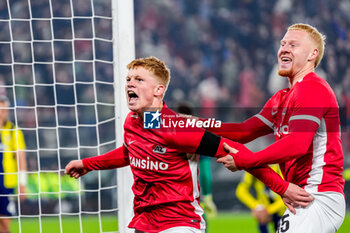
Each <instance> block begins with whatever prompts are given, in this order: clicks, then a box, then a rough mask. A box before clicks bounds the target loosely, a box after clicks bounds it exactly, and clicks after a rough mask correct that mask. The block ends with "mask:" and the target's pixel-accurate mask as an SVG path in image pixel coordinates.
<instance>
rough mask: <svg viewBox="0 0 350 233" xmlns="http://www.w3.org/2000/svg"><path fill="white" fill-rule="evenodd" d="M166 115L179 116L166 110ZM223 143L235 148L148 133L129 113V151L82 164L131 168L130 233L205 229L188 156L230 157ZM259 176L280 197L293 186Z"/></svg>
mask: <svg viewBox="0 0 350 233" xmlns="http://www.w3.org/2000/svg"><path fill="white" fill-rule="evenodd" d="M161 114H162V115H163V116H165V115H173V116H175V115H176V113H175V112H173V111H172V110H170V109H168V108H166V107H164V108H163V109H162V111H161ZM224 142H226V143H227V144H229V145H232V144H231V143H232V142H231V141H229V140H227V139H224V138H221V137H219V136H216V135H214V134H211V133H209V132H207V131H205V130H203V129H201V128H192V129H190V130H179V128H176V127H173V128H167V129H145V128H144V126H143V121H142V119H140V118H139V117H138V116H137V114H135V113H133V112H130V113H129V114H128V116H127V118H126V120H125V123H124V146H123V147H120V148H118V149H116V150H113V151H111V152H108V153H106V154H104V155H101V156H95V157H91V158H86V159H83V164H84V167H85V168H87V169H91V170H93V169H95V170H99V169H110V168H117V167H121V166H126V165H130V167H131V170H132V173H133V176H134V184H133V187H132V189H133V192H134V194H135V198H134V212H135V216H134V217H133V219H132V221H131V222H130V224H129V227H130V228H136V229H138V230H141V231H145V232H159V231H162V230H165V229H168V228H171V227H177V226H189V227H195V228H197V229H205V227H206V226H205V221H204V219H203V209H202V208H201V206H200V205H199V198H200V196H199V193H200V190H199V182H198V158H197V157H195V159H193V156H192V158H190V157H189V156H188V155H187V153H193V154H201V155H209V156H215V157H222V156H225V155H226V154H227V153H226V152H225V151H224V149H223V143H224ZM256 173H257V174H259V175H260V176H261V177H264V178H263V179H264V180H265V181H266V182H271V183H272V182H274V184H277V185H276V186H275V187H276V189H279V190H280V192H284V191H285V189H286V188H287V187H288V183H287V182H285V181H283V180H282V179H281V178H280V177H279V175H278V174H277V173H274V172H273V171H272V169H270V168H262V169H257V170H256ZM275 174H276V175H275ZM259 175H257V176H259ZM272 189H274V187H272Z"/></svg>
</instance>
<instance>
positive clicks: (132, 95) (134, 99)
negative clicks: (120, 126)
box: [128, 90, 139, 105]
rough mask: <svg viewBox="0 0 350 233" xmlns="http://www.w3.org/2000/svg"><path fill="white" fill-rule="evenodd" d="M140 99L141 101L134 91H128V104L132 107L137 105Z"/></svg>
mask: <svg viewBox="0 0 350 233" xmlns="http://www.w3.org/2000/svg"><path fill="white" fill-rule="evenodd" d="M138 99H139V96H138V95H137V94H136V93H135V92H134V91H131V90H129V91H128V103H129V104H130V105H134V104H136V102H137V100H138Z"/></svg>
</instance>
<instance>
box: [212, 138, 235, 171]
mask: <svg viewBox="0 0 350 233" xmlns="http://www.w3.org/2000/svg"><path fill="white" fill-rule="evenodd" d="M223 145H224V149H225V151H226V152H227V153H232V154H236V153H237V152H238V150H236V149H235V148H233V147H230V146H229V145H227V144H226V143H224V144H223ZM216 162H218V163H222V164H224V166H225V167H226V168H227V169H229V170H230V171H232V172H235V171H237V170H238V169H237V167H236V163H235V160H234V159H233V157H232V155H230V154H228V155H226V156H224V157H221V158H219V159H217V160H216Z"/></svg>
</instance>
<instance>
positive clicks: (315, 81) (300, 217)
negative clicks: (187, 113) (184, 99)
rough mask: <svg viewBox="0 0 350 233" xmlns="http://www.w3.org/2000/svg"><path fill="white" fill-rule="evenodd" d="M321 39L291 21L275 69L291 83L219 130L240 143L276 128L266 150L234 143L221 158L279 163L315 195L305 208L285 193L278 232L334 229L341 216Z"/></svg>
mask: <svg viewBox="0 0 350 233" xmlns="http://www.w3.org/2000/svg"><path fill="white" fill-rule="evenodd" d="M324 40H325V37H324V36H323V35H322V34H321V33H319V32H318V30H317V29H316V28H314V27H312V26H310V25H307V24H295V25H292V26H290V27H289V28H288V30H287V32H286V34H285V35H284V37H283V39H282V40H281V45H280V48H279V51H278V54H277V56H278V73H279V75H281V76H286V77H288V80H289V84H290V88H286V89H283V90H280V91H278V92H277V93H276V94H275V95H273V96H272V97H271V98H270V100H269V101H268V102H267V103H266V104H265V106H264V108H263V109H262V110H261V112H260V113H259V114H257V115H256V116H254V117H252V118H250V119H248V120H246V121H245V122H243V123H241V124H233V123H232V124H228V125H226V127H224V129H223V128H221V129H219V130H221V131H222V132H223V133H218V132H217V133H218V134H221V135H225V136H227V137H228V138H231V139H233V140H236V141H239V142H248V141H251V140H253V139H255V138H257V137H259V136H262V135H266V134H270V133H274V135H275V140H276V141H275V142H274V143H273V144H272V145H270V146H268V147H267V148H265V149H264V150H261V151H258V152H255V153H253V152H251V151H249V150H248V149H247V148H246V147H244V146H243V145H242V144H239V143H237V145H236V146H235V147H234V148H230V150H231V156H226V157H224V158H222V159H219V162H222V163H224V164H225V166H226V167H227V168H229V169H230V170H231V171H236V170H237V169H247V168H252V167H259V166H263V165H266V164H274V163H279V164H280V167H281V170H282V173H283V175H284V177H285V179H286V180H287V181H289V182H293V183H295V184H297V185H299V186H300V187H303V188H304V189H305V190H306V191H307V192H309V193H311V194H312V196H313V197H314V198H315V200H314V201H313V202H312V203H311V204H310V206H308V208H299V207H298V205H297V204H296V203H293V202H291V201H288V200H287V199H285V198H284V201H285V203H286V205H287V207H288V210H287V211H286V212H285V214H284V216H283V217H282V218H281V221H280V227H279V230H278V231H277V232H287V233H291V232H304V233H309V232H315V233H316V232H317V233H332V232H336V231H337V230H338V229H339V227H340V226H341V224H342V222H343V220H344V217H345V199H344V192H343V190H344V180H343V175H342V172H343V162H344V156H343V151H342V145H341V139H340V120H339V106H338V103H337V100H336V97H335V94H334V92H333V90H332V89H331V87H330V86H329V84H328V83H327V82H326V81H325V80H324V79H322V78H321V77H319V76H318V75H317V74H316V73H315V72H314V70H315V68H316V67H317V66H318V64H319V63H320V61H321V59H322V57H323V52H324V46H325V42H324ZM230 131H231V133H229V132H230ZM234 132H243V133H241V134H237V133H234ZM227 149H229V147H227ZM289 209H290V210H291V211H290V210H289Z"/></svg>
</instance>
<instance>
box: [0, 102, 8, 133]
mask: <svg viewBox="0 0 350 233" xmlns="http://www.w3.org/2000/svg"><path fill="white" fill-rule="evenodd" d="M8 107H9V106H8V105H7V104H6V103H5V102H0V127H1V126H3V125H4V123H5V122H6V121H7V117H8V113H9V110H8Z"/></svg>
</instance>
